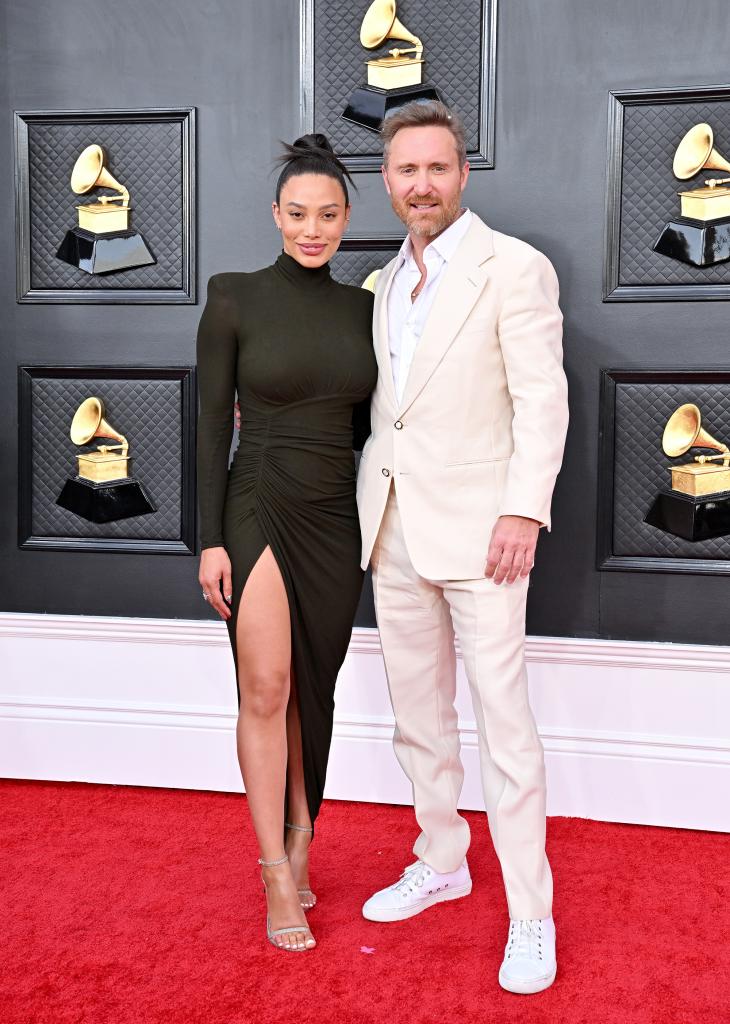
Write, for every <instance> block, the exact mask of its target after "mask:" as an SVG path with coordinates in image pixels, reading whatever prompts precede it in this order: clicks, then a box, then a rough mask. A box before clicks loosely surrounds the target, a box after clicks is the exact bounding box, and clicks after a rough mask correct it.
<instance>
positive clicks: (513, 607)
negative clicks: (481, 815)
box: [373, 487, 552, 918]
mask: <svg viewBox="0 0 730 1024" xmlns="http://www.w3.org/2000/svg"><path fill="white" fill-rule="evenodd" d="M485 562H486V549H485ZM373 591H374V595H375V607H376V611H377V618H378V627H379V630H380V638H381V643H382V648H383V655H384V659H385V668H386V673H387V676H388V687H389V689H390V698H391V701H392V704H393V711H394V714H395V721H396V728H395V735H394V739H393V745H394V747H395V753H396V756H397V758H398V761H399V763H400V765H401V767H402V769H403V771H404V772H405V773H406V775H407V776H408V778H409V779H410V781H411V783H412V785H413V802H414V807H415V812H416V819H417V821H418V824H419V826H420V828H421V834H420V835H419V837H418V839H417V840H416V844H415V846H414V848H413V852H414V853H415V855H416V856H417V857H419V858H421V859H422V860H424V861H425V862H426V863H427V864H429V865H430V866H431V867H432V868H434V869H435V870H436V871H439V872H448V871H454V870H455V869H456V868H457V867H458V866H459V864H461V862H462V861H463V859H464V857H465V855H466V852H467V849H468V847H469V825H468V824H467V822H466V821H465V820H464V818H462V817H461V815H460V814H459V813H458V811H457V802H458V799H459V795H460V793H461V786H462V782H463V780H464V769H463V766H462V764H461V759H460V756H459V751H460V742H459V731H458V720H457V713H456V710H455V708H454V697H455V692H456V655H455V651H454V633H455V634H456V636H457V637H458V638H459V643H460V645H461V650H462V655H463V658H464V666H465V669H466V675H467V678H468V680H469V687H470V689H471V697H472V703H473V707H474V716H475V719H476V724H477V730H478V736H479V757H480V764H481V776H482V786H483V791H484V801H485V804H486V809H487V817H488V821H489V830H490V832H491V835H492V842H493V843H494V848H495V850H496V852H497V856H498V858H499V861H500V864H501V868H502V876H503V878H504V885H505V889H506V893H507V903H508V907H509V914H510V917H513V918H543V917H549V916H550V914H551V913H552V874H551V872H550V865H549V864H548V860H547V857H546V855H545V764H544V755H543V748H542V743H541V741H540V738H539V736H538V733H537V728H536V725H535V720H534V718H533V715H532V711H531V709H530V705H529V702H528V694H527V673H526V669H525V659H524V641H525V602H526V598H527V580H518V581H516V582H515V583H512V584H507V583H502V584H501V585H499V586H497V585H496V584H495V583H493V582H492V581H491V580H489V579H486V578H485V579H478V580H456V581H450V580H429V579H424V578H423V577H422V576H419V574H418V573H417V572H416V570H415V569H414V568H413V565H412V564H411V560H410V558H409V556H408V551H407V548H406V543H405V538H404V536H403V530H402V527H401V521H400V514H399V511H398V505H397V502H396V499H395V493H394V490H393V488H392V487H391V493H390V497H389V499H388V504H387V507H386V511H385V515H384V516H383V521H382V523H381V527H380V532H379V534H378V539H377V542H376V544H375V549H374V551H373Z"/></svg>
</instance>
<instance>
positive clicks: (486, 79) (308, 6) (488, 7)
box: [299, 0, 498, 171]
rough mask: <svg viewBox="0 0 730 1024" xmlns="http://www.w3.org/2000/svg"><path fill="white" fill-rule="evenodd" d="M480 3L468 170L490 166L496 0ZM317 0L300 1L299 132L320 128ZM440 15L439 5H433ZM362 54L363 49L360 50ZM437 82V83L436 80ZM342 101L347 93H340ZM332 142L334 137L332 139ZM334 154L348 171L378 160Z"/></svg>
mask: <svg viewBox="0 0 730 1024" xmlns="http://www.w3.org/2000/svg"><path fill="white" fill-rule="evenodd" d="M475 2H479V3H480V6H481V40H482V46H481V62H480V74H479V99H478V104H477V106H478V125H479V130H478V134H479V145H478V148H476V149H474V150H471V151H469V152H467V159H468V161H469V165H470V166H471V167H472V169H479V170H483V169H491V168H493V167H494V160H495V153H494V134H495V131H494V122H495V104H496V91H497V6H498V0H475ZM316 7H317V0H300V32H299V36H300V47H299V48H300V78H301V94H300V117H299V121H300V131H301V133H302V134H304V133H309V132H313V131H315V130H321V127H320V128H318V127H317V126H315V124H314V111H315V90H316V88H317V83H316V67H315V19H316V16H317V11H316ZM434 7H435V9H436V10H439V11H440V12H441V14H443V10H444V9H443V7H441V5H438V4H436V5H434ZM367 9H368V2H367V0H363V4H362V10H361V11H358V12H357V13H356V15H355V22H356V24H354V25H353V30H354V32H355V33H356V32H357V31H358V30H359V24H360V23H359V21H357V19H358V18H362V17H363V16H364V14H365V12H366V11H367ZM363 52H364V53H366V52H367V51H363ZM436 84H437V85H438V83H436ZM342 99H343V106H344V102H345V101H346V100H347V96H343V98H342ZM335 141H336V140H335ZM335 149H336V150H337V153H338V156H339V157H340V158H341V159H342V161H343V163H344V164H345V166H346V167H347V168H348V169H349V170H351V171H377V170H379V169H380V166H381V163H382V160H381V158H380V157H379V156H372V155H367V156H365V155H358V154H352V153H347V152H346V151H342V150H341V149H340V148H338V146H337V145H335Z"/></svg>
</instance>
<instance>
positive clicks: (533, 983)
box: [499, 966, 558, 996]
mask: <svg viewBox="0 0 730 1024" xmlns="http://www.w3.org/2000/svg"><path fill="white" fill-rule="evenodd" d="M557 971H558V968H557V966H556V967H555V968H554V969H553V971H551V973H550V974H544V975H543V976H542V977H541V978H532V979H530V980H529V981H528V980H527V979H525V980H524V981H520V980H517V979H512V978H505V977H503V975H502V972H501V971H500V972H499V984H500V985H501V986H502V988H503V989H506V991H507V992H514V993H516V994H517V995H518V996H531V995H534V994H535V993H536V992H543V991H544V990H545V989H546V988H550V986H551V985H552V983H553V982H554V981H555V975H556V974H557Z"/></svg>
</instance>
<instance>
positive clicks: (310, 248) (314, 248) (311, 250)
mask: <svg viewBox="0 0 730 1024" xmlns="http://www.w3.org/2000/svg"><path fill="white" fill-rule="evenodd" d="M298 245H299V248H300V249H301V250H302V252H303V253H306V255H307V256H319V254H320V253H321V252H324V249H325V247H324V246H323V245H302V243H301V242H299V243H298Z"/></svg>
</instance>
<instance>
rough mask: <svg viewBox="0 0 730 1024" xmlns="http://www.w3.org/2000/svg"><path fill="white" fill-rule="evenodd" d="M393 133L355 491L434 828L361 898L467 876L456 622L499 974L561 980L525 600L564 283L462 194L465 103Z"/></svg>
mask: <svg viewBox="0 0 730 1024" xmlns="http://www.w3.org/2000/svg"><path fill="white" fill-rule="evenodd" d="M383 138H384V146H385V152H384V161H383V168H382V173H383V180H384V181H385V187H386V189H387V191H388V194H389V196H390V198H391V202H392V205H393V209H394V210H395V212H396V214H397V215H398V216H399V217H400V219H401V220H402V221H403V223H404V224H405V225H406V227H407V228H408V237H407V239H406V240H405V242H404V243H403V246H402V247H401V250H400V252H399V253H398V255H397V256H396V258H395V259H394V260H393V261H392V262H391V263H390V264H388V266H387V267H385V268H384V269H383V271H381V273H380V274H379V276H378V279H377V283H376V286H375V295H376V298H375V312H374V333H375V350H376V354H377V358H378V365H379V371H380V373H379V383H378V386H377V389H376V391H375V393H374V395H373V402H372V435H371V437H370V439H369V440H368V442H367V444H366V446H365V450H364V452H363V457H362V462H361V465H360V471H359V478H358V504H359V510H360V520H361V527H362V535H363V567H365V566H366V565H367V564H368V561H372V567H373V588H374V593H375V603H376V611H377V617H378V626H379V629H380V636H381V642H382V647H383V655H384V659H385V666H386V671H387V676H388V685H389V689H390V696H391V700H392V703H393V710H394V713H395V720H396V729H395V737H394V746H395V751H396V755H397V757H398V760H399V762H400V765H401V767H402V768H403V770H404V772H405V773H406V775H407V776H408V777H409V779H410V781H411V783H412V785H413V795H414V804H415V812H416V818H417V820H418V824H419V826H420V828H421V833H420V835H419V837H418V839H417V841H416V844H415V847H414V851H413V852H414V853H415V855H416V857H417V858H418V859H417V861H416V863H415V864H413V865H411V866H410V867H408V868H406V870H405V871H404V873H403V875H402V877H401V878H400V880H399V881H397V882H396V883H394V884H393V885H391V886H390V887H389V888H387V889H384V890H382V891H381V892H378V893H376V894H375V895H374V896H372V897H371V898H370V899H369V900H368V901H367V902H366V903H365V906H364V907H363V914H364V915H365V917H366V918H369V919H370V920H375V921H400V920H403V919H404V918H407V917H411V916H413V915H414V914H418V913H420V912H422V911H423V910H425V909H427V908H428V907H430V906H432V905H434V904H435V903H437V902H441V901H442V900H449V899H458V898H459V897H461V896H466V895H468V893H470V892H471V878H470V875H469V869H468V867H467V863H466V859H465V855H466V852H467V848H468V846H469V827H468V825H467V823H466V821H465V820H464V819H463V818H462V817H461V816H460V815H459V813H458V811H457V802H458V799H459V794H460V791H461V785H462V781H463V768H462V765H461V762H460V758H459V735H458V726H457V715H456V711H455V709H454V693H455V670H456V657H455V651H454V634H456V636H457V637H458V640H459V643H460V646H461V650H462V654H463V658H464V665H465V668H466V674H467V678H468V680H469V685H470V689H471V695H472V701H473V705H474V715H475V718H476V722H477V728H478V735H479V751H480V758H481V771H482V782H483V789H484V798H485V802H486V808H487V815H488V820H489V827H490V831H491V835H492V840H493V842H494V846H495V849H496V851H497V855H498V857H499V860H500V864H501V868H502V874H503V878H504V884H505V888H506V893H507V902H508V908H509V914H510V926H509V936H508V940H507V947H506V951H505V958H504V962H503V963H502V966H501V969H500V973H499V981H500V984H501V985H502V986H503V987H504V988H507V989H509V990H510V991H512V992H523V993H526V992H538V991H541V990H542V989H544V988H547V987H548V986H549V985H551V984H552V982H553V980H554V978H555V971H556V961H555V929H554V925H553V920H552V916H551V913H552V909H551V907H552V876H551V873H550V867H549V864H548V862H547V858H546V856H545V770H544V757H543V750H542V745H541V742H540V739H539V737H538V733H537V729H536V726H535V722H534V719H533V717H532V712H531V710H530V707H529V704H528V698H527V677H526V672H525V663H524V639H525V601H526V597H527V586H528V578H529V574H530V570H531V568H532V565H533V558H534V552H535V545H536V542H537V537H538V532H539V529H540V527H541V526H545V527H548V528H549V524H550V500H551V495H552V490H553V486H554V483H555V478H556V476H557V473H558V470H559V468H560V463H561V459H562V452H563V445H564V440H565V432H566V429H567V420H568V417H567V402H566V395H567V389H566V381H565V375H564V373H563V369H562V362H561V324H562V317H561V314H560V310H559V308H558V285H557V279H556V277H555V273H554V271H553V268H552V266H551V264H550V263H549V261H548V260H547V259H546V258H545V256H543V255H542V254H541V253H539V252H537V251H536V250H535V249H533V248H532V247H531V246H529V245H527V244H526V243H524V242H521V241H519V240H517V239H515V238H510V237H509V236H507V235H503V234H500V233H499V232H497V231H492V230H491V229H490V228H488V227H487V226H486V224H484V223H483V222H482V221H481V220H480V219H479V218H478V217H477V216H476V215H475V214H473V213H471V212H470V211H468V210H462V208H461V194H462V191H463V189H464V186H465V185H466V182H467V178H468V177H469V165H468V163H467V162H466V147H465V143H464V132H463V128H462V126H461V122H460V120H459V118H458V116H457V115H456V114H455V113H453V112H450V111H449V110H448V109H447V108H446V107H445V106H444V105H443V104H441V103H436V102H428V103H411V104H408V105H406V106H404V107H402V108H401V109H400V110H399V111H396V113H394V114H393V115H392V116H391V117H390V118H388V120H387V121H386V122H385V126H384V130H383Z"/></svg>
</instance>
